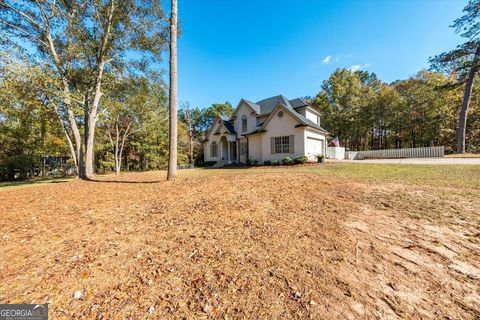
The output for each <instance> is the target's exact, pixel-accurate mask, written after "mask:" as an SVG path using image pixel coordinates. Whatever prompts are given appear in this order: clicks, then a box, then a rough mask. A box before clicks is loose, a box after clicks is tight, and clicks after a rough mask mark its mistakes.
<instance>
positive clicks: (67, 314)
mask: <svg viewBox="0 0 480 320" xmlns="http://www.w3.org/2000/svg"><path fill="white" fill-rule="evenodd" d="M163 177H164V176H163V174H160V173H145V174H131V175H124V176H122V177H120V178H118V179H117V178H115V177H107V178H103V179H99V180H98V181H96V182H84V181H72V182H69V183H63V184H59V185H49V186H42V187H32V188H28V189H18V190H7V191H3V192H0V213H1V216H2V224H1V226H0V237H1V238H0V243H1V247H0V256H1V260H0V301H1V302H2V303H19V302H25V303H27V302H29V303H44V302H48V303H50V312H51V317H52V319H61V318H65V319H71V318H84V319H91V318H99V319H108V318H112V317H114V318H129V319H144V318H152V319H157V318H162V319H164V318H165V319H167V318H175V319H176V318H187V319H190V318H192V319H193V318H216V319H237V318H251V319H273V318H296V319H305V318H312V319H319V318H347V319H353V318H393V319H395V318H442V317H445V318H464V319H475V318H476V317H479V316H480V307H479V303H478V301H480V296H479V290H480V287H479V278H478V266H479V265H480V245H479V242H478V234H476V233H475V232H474V230H475V228H477V232H478V224H477V223H478V220H475V219H466V218H465V217H471V216H472V213H473V212H475V210H478V209H480V203H479V202H478V201H476V202H475V201H473V202H472V201H470V200H469V201H467V200H466V199H462V198H461V196H459V195H448V194H447V195H445V194H444V193H445V192H444V190H434V189H431V188H430V189H425V188H423V189H418V188H417V189H415V188H413V187H406V186H402V185H399V186H397V188H396V189H395V190H393V189H392V188H390V187H389V186H381V185H375V186H369V185H367V184H362V183H359V182H353V181H352V180H349V179H339V178H332V177H320V176H317V175H314V174H303V173H290V172H289V171H288V169H285V172H284V173H258V174H248V175H241V174H239V175H228V176H207V177H197V178H196V177H190V178H187V179H180V180H178V181H175V182H172V183H168V182H166V181H163ZM399 194H401V196H399ZM432 197H434V198H433V199H432ZM435 197H442V199H443V200H442V201H443V202H439V203H441V208H437V207H435V206H434V204H435ZM399 199H400V200H399ZM422 202H424V203H426V204H427V208H428V210H426V209H422V207H421V206H420V205H416V206H415V204H416V203H422ZM445 203H447V204H448V203H450V204H452V205H445ZM409 204H410V205H409ZM453 204H455V205H453ZM462 208H463V209H462ZM422 210H424V211H425V212H424V214H421V213H422V212H423V211H422ZM432 210H433V211H434V215H432V214H427V213H428V212H432ZM427 211H428V212H427ZM476 212H480V210H479V211H476ZM435 217H437V218H438V217H439V218H438V219H437V220H438V221H439V222H438V223H437V222H436V219H435ZM462 217H463V219H462ZM440 218H441V219H440Z"/></svg>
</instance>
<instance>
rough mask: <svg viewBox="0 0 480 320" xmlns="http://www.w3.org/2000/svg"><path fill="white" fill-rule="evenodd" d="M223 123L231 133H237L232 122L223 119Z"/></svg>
mask: <svg viewBox="0 0 480 320" xmlns="http://www.w3.org/2000/svg"><path fill="white" fill-rule="evenodd" d="M222 121H223V125H224V126H225V128H227V130H228V131H229V132H230V133H233V134H234V133H235V128H234V127H233V126H232V124H231V123H230V122H229V121H225V120H223V119H222Z"/></svg>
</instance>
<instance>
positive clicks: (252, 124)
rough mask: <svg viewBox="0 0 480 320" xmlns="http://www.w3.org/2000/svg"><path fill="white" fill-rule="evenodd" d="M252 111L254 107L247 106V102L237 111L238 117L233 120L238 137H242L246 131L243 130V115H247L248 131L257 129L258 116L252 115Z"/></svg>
mask: <svg viewBox="0 0 480 320" xmlns="http://www.w3.org/2000/svg"><path fill="white" fill-rule="evenodd" d="M252 111H253V110H252V108H250V107H249V106H247V105H246V104H245V103H242V104H241V105H240V107H239V108H238V110H237V112H236V113H235V116H236V119H235V120H234V122H233V127H234V128H235V132H236V133H237V138H240V137H241V136H242V134H245V132H242V116H243V115H245V116H247V132H252V131H254V130H255V129H257V117H256V116H255V115H252Z"/></svg>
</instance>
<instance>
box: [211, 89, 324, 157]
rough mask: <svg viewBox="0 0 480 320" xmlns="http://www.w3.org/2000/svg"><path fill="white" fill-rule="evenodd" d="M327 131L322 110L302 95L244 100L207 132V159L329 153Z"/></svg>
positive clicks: (308, 155) (313, 155)
mask: <svg viewBox="0 0 480 320" xmlns="http://www.w3.org/2000/svg"><path fill="white" fill-rule="evenodd" d="M326 135H327V131H326V130H324V129H323V128H322V127H320V114H319V113H318V112H317V111H316V110H315V109H313V108H312V107H310V106H309V105H308V103H307V102H305V101H304V100H302V99H293V100H288V99H287V98H286V97H284V96H282V95H279V96H275V97H271V98H268V99H264V100H261V101H258V102H256V103H253V102H251V101H248V100H245V99H242V100H240V102H239V104H238V106H237V108H236V109H235V111H234V112H233V114H232V116H231V117H223V116H222V117H218V118H217V119H215V121H214V122H213V124H212V126H211V127H210V129H209V130H208V131H207V133H206V135H205V140H204V141H203V143H204V159H205V161H217V165H223V164H229V163H235V162H240V163H245V162H247V159H250V160H251V161H258V163H263V162H264V161H272V160H277V161H281V160H282V159H283V158H285V157H286V156H289V157H291V158H294V157H297V156H307V157H308V159H310V160H315V159H316V155H319V154H325V151H326V148H327V142H326V141H327V139H326Z"/></svg>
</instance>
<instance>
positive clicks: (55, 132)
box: [0, 58, 233, 181]
mask: <svg viewBox="0 0 480 320" xmlns="http://www.w3.org/2000/svg"><path fill="white" fill-rule="evenodd" d="M0 74H1V75H0V181H11V180H15V179H29V178H32V177H38V176H47V175H48V176H51V175H64V174H72V173H75V172H76V170H77V167H76V164H75V161H74V159H73V156H72V154H73V155H74V154H75V150H71V147H72V145H71V143H69V141H70V139H71V135H70V134H69V127H68V123H67V120H66V119H65V117H64V116H63V115H62V113H63V112H64V111H65V110H64V109H63V108H62V103H63V101H62V97H61V96H58V93H57V91H56V90H55V85H56V83H55V82H56V81H57V80H56V79H55V77H53V76H52V74H51V73H49V72H48V68H42V67H38V66H29V65H26V64H24V63H21V62H20V61H18V60H16V59H12V58H9V59H0ZM166 89H167V88H166V86H165V84H164V83H163V82H162V81H152V79H151V78H150V79H149V78H146V77H143V76H130V77H121V78H120V77H119V78H117V79H115V81H111V82H109V86H108V87H106V88H105V89H104V92H105V94H104V96H103V97H102V101H101V104H100V110H101V112H100V114H99V116H98V120H97V123H96V135H95V149H94V161H93V164H94V169H95V172H97V173H107V172H117V173H119V172H120V170H122V171H145V170H159V169H165V168H166V167H167V161H168V93H167V90H166ZM80 111H81V109H80V110H76V112H78V113H80ZM232 111H233V107H232V106H231V104H229V103H228V102H227V103H224V104H213V105H212V106H211V107H208V108H191V107H190V106H189V104H188V103H182V104H181V105H180V108H179V119H180V121H179V126H178V133H179V134H178V163H179V164H188V163H196V164H197V165H198V164H201V162H202V160H203V148H202V146H201V136H202V133H203V132H204V131H205V130H206V129H207V128H208V127H209V126H210V124H211V123H212V121H213V119H214V118H215V117H216V116H217V115H220V114H230V113H231V112H232ZM78 118H80V116H79V117H78ZM78 118H77V119H78ZM78 124H79V130H80V131H83V130H84V123H83V121H78Z"/></svg>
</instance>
